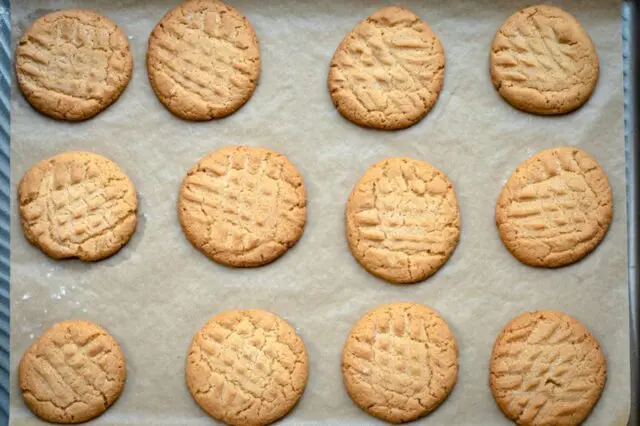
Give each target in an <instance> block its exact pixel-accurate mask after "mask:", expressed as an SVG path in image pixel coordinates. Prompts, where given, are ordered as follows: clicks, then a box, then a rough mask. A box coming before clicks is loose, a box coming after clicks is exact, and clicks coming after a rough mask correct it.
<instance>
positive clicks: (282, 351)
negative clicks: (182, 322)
mask: <svg viewBox="0 0 640 426" xmlns="http://www.w3.org/2000/svg"><path fill="white" fill-rule="evenodd" d="M279 333H280V325H279V324H278V323H277V322H276V324H275V325H274V328H272V329H270V330H266V329H263V328H260V327H256V326H255V325H254V324H252V323H251V321H250V320H248V319H242V320H241V321H240V322H239V323H238V324H236V325H234V326H233V327H226V326H224V325H222V324H219V323H216V324H213V325H212V326H209V327H208V328H207V329H206V330H204V331H203V332H201V333H200V334H199V336H198V338H197V339H196V345H198V347H199V353H200V359H199V360H200V361H201V362H203V363H204V366H206V369H208V371H209V379H208V385H207V387H206V388H204V389H196V394H197V396H198V397H199V398H203V397H205V398H216V399H218V400H219V401H220V403H221V405H220V406H221V407H225V406H227V405H230V404H231V403H233V404H232V405H233V410H234V412H233V413H227V415H228V416H232V417H236V418H238V417H241V416H242V413H243V412H244V411H247V410H249V409H255V405H256V404H257V405H258V406H259V407H258V410H257V411H258V413H259V412H260V411H264V412H265V413H270V412H272V411H274V410H276V409H277V408H279V406H280V405H282V404H283V403H285V404H286V403H291V402H292V401H296V400H297V397H298V395H299V392H300V389H296V388H295V387H294V386H295V383H296V380H294V379H293V378H292V376H293V374H294V372H295V369H296V366H297V364H299V363H301V362H302V359H300V354H299V353H297V352H295V351H294V350H293V349H292V348H291V347H289V346H288V345H287V344H285V343H284V342H282V341H280V340H279V337H278V336H279ZM192 353H193V352H192Z"/></svg>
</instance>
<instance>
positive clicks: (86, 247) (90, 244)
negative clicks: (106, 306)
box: [18, 152, 138, 261]
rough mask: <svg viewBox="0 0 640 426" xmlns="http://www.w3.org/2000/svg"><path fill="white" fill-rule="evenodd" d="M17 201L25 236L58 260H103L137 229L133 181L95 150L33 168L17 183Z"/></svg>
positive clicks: (45, 161)
mask: <svg viewBox="0 0 640 426" xmlns="http://www.w3.org/2000/svg"><path fill="white" fill-rule="evenodd" d="M18 202H19V206H20V221H21V223H22V229H23V231H24V234H25V236H26V237H27V239H28V240H29V241H31V243H33V244H35V245H37V246H38V247H39V248H40V250H42V251H43V252H44V253H46V254H47V255H49V256H51V257H52V258H54V259H64V258H71V257H76V258H78V259H80V260H84V261H95V260H100V259H104V258H105V257H108V256H111V255H112V254H114V253H115V252H117V251H118V250H120V249H121V248H122V246H124V245H125V244H126V243H127V241H129V239H130V238H131V235H132V234H133V232H134V231H135V229H136V209H137V204H138V201H137V199H136V190H135V188H134V186H133V183H132V182H131V180H130V179H129V178H128V177H127V175H125V174H124V173H123V172H122V170H120V167H118V165H117V164H115V163H114V162H113V161H111V160H109V159H107V158H105V157H102V156H100V155H97V154H93V153H90V152H64V153H62V154H58V155H56V156H54V157H51V158H49V159H47V160H43V161H41V162H39V163H38V164H36V165H35V166H33V167H32V168H31V169H29V171H27V173H25V175H24V177H23V178H22V180H21V181H20V184H19V185H18Z"/></svg>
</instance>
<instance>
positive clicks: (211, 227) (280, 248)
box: [178, 146, 307, 267]
mask: <svg viewBox="0 0 640 426" xmlns="http://www.w3.org/2000/svg"><path fill="white" fill-rule="evenodd" d="M178 214H179V217H180V224H181V225H182V229H183V230H184V232H185V234H186V236H187V238H188V239H189V241H191V243H192V244H193V245H194V246H195V247H196V248H197V249H198V250H200V251H201V252H202V253H203V254H205V255H206V256H208V257H209V258H211V259H213V260H214V261H216V262H218V263H222V264H224V265H228V266H236V267H251V266H260V265H264V264H267V263H269V262H272V261H274V260H275V259H277V258H278V257H280V256H281V255H283V254H284V253H285V252H286V251H287V250H288V249H289V248H290V247H292V246H293V245H294V244H295V243H296V242H297V241H298V240H299V239H300V237H301V236H302V232H303V231H304V226H305V223H306V220H307V194H306V191H305V188H304V184H303V182H302V176H300V173H298V170H297V169H296V168H295V166H294V165H293V164H291V162H290V161H289V160H288V159H287V158H286V157H285V156H283V155H281V154H278V153H276V152H273V151H269V150H267V149H262V148H249V147H243V146H231V147H226V148H222V149H221V150H219V151H216V152H213V153H211V154H209V155H207V156H206V157H204V158H203V159H202V160H200V162H199V163H198V164H197V165H196V166H194V167H193V168H192V169H191V170H189V172H188V173H187V176H186V177H185V178H184V181H183V182H182V187H181V189H180V197H179V201H178Z"/></svg>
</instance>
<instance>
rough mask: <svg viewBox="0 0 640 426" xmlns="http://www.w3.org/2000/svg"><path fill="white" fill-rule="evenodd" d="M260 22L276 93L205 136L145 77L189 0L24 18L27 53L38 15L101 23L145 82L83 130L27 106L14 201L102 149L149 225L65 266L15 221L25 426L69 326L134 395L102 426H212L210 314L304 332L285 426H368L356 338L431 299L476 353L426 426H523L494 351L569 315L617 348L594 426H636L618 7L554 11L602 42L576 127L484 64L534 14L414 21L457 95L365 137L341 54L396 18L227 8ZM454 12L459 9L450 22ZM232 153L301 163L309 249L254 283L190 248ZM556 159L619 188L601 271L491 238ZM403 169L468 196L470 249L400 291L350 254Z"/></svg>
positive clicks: (608, 349)
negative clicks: (530, 320)
mask: <svg viewBox="0 0 640 426" xmlns="http://www.w3.org/2000/svg"><path fill="white" fill-rule="evenodd" d="M230 3H231V4H233V5H234V6H237V7H238V8H239V9H240V10H241V11H242V12H244V13H245V14H246V15H247V16H248V17H249V19H250V20H251V21H252V23H253V25H254V27H255V29H256V32H257V34H258V36H259V38H260V42H261V54H262V75H261V79H260V84H259V86H258V89H257V90H256V92H255V94H254V96H253V98H252V99H251V100H250V101H249V103H248V104H247V105H246V106H245V107H244V108H242V109H241V110H240V111H239V112H238V113H236V114H234V115H233V116H231V117H229V118H227V119H224V120H219V121H213V122H208V123H191V122H185V121H181V120H179V119H176V118H174V117H173V116H171V114H170V113H169V112H167V111H166V110H165V109H164V108H163V107H162V106H161V105H160V103H159V102H158V101H157V100H156V98H155V96H154V94H153V92H152V90H151V87H150V85H149V83H148V80H147V76H146V71H145V64H144V59H145V53H146V42H147V36H148V34H149V33H150V31H151V30H152V28H153V27H154V25H155V24H156V22H157V21H158V20H159V19H160V18H161V17H162V15H163V14H164V13H165V12H166V11H167V10H168V9H170V8H171V7H173V6H174V5H175V4H176V2H175V1H169V0H153V1H151V0H149V1H145V2H141V1H136V0H126V1H112V0H95V1H92V2H88V1H79V0H76V1H71V0H66V1H64V0H55V1H47V0H29V1H16V2H14V4H13V6H14V7H13V15H12V22H13V34H14V45H15V37H16V36H19V35H20V34H21V33H22V31H23V30H24V29H25V28H27V27H28V25H29V24H30V23H31V22H32V21H33V20H34V19H35V18H37V17H38V16H40V15H42V14H44V13H48V12H50V11H52V10H54V9H59V8H66V7H79V6H82V7H89V6H91V7H93V8H95V9H97V10H99V11H101V12H102V13H105V14H106V15H107V16H109V17H111V18H112V19H114V20H115V21H116V22H117V23H118V24H119V25H121V26H122V28H123V29H124V30H125V32H127V34H128V35H129V37H130V42H131V44H132V50H133V54H134V61H135V67H134V76H133V79H132V81H131V83H130V85H129V87H128V89H127V90H126V91H125V93H124V94H123V96H122V98H121V99H120V100H119V101H118V102H117V103H116V104H114V105H113V106H112V107H111V108H109V109H108V110H107V111H105V112H104V113H102V114H100V115H99V116H98V117H96V118H95V119H93V120H90V121H87V122H84V123H77V124H70V123H60V122H55V121H53V120H50V119H48V118H46V117H43V116H41V115H39V114H38V113H37V112H35V111H34V110H32V109H31V108H30V107H29V105H28V104H27V102H26V101H25V100H24V99H23V98H22V97H21V96H20V95H19V93H17V91H16V89H15V85H14V88H13V96H12V108H13V112H12V146H11V150H12V152H11V155H12V164H11V167H12V197H13V198H12V199H15V185H16V183H17V182H18V181H19V179H20V177H21V176H22V174H23V173H24V172H25V171H26V170H27V169H28V168H29V167H30V166H31V165H32V164H34V163H35V162H37V161H39V160H40V159H42V158H45V157H48V156H51V155H54V154H56V153H58V152H61V151H65V150H90V151H94V152H97V153H100V154H102V155H106V156H107V157H110V158H112V159H113V160H115V161H116V162H117V163H118V164H120V166H121V167H122V168H123V169H124V170H125V171H126V172H127V173H128V174H129V176H130V177H131V178H132V180H133V181H134V183H135V184H136V187H137V189H138V196H139V205H140V209H139V226H138V230H137V232H136V234H135V235H134V236H133V238H132V240H131V242H130V243H129V244H128V245H127V246H126V247H125V248H124V249H123V250H122V251H121V252H119V253H118V254H116V255H115V256H114V257H112V258H110V259H108V260H105V261H102V262H99V263H96V264H84V263H81V262H79V261H63V262H60V261H53V260H50V259H48V258H47V257H46V256H44V255H43V254H41V253H40V252H39V251H38V250H37V249H36V248H34V247H32V246H30V245H29V244H28V242H27V241H26V240H25V239H24V237H23V236H22V231H21V229H20V225H19V221H18V220H16V218H17V209H16V208H15V206H14V208H13V210H12V219H13V220H12V227H11V231H12V233H13V235H14V238H12V243H11V244H12V247H11V250H12V252H11V254H12V276H11V279H12V286H11V301H12V307H11V315H12V325H11V339H12V345H11V350H12V359H11V371H12V391H13V392H12V395H11V424H14V425H30V424H39V421H38V420H37V419H35V417H33V416H32V415H31V413H30V412H29V411H28V409H27V408H26V407H25V405H24V404H23V402H22V400H21V396H20V392H19V389H18V386H17V381H16V371H17V364H18V362H19V359H20V356H21V355H22V353H23V352H24V350H25V349H26V348H27V347H28V345H29V344H30V343H31V342H32V340H33V339H34V338H37V336H38V335H39V334H40V333H41V332H42V331H43V330H44V329H45V328H47V327H48V326H49V325H51V324H52V323H53V322H56V321H59V320H63V319H67V318H86V319H89V320H93V321H96V322H98V323H99V324H101V325H103V326H104V327H106V328H107V329H108V330H109V331H110V332H111V333H112V334H113V335H114V336H115V337H116V339H117V340H118V341H119V342H120V344H121V345H122V346H123V349H124V351H125V355H126V357H127V363H128V373H129V376H128V380H127V385H126V389H125V391H124V393H123V395H122V397H121V398H120V400H119V401H118V402H117V403H116V405H114V406H113V407H112V408H111V409H110V410H109V411H108V412H107V413H106V414H105V415H103V416H102V417H100V418H99V419H98V420H96V421H95V424H101V425H123V424H153V425H172V424H173V425H198V424H202V425H205V424H211V420H210V419H209V418H208V417H207V416H205V415H204V413H203V412H202V411H201V410H200V409H199V408H198V407H197V405H196V404H195V403H194V402H193V401H192V399H191V397H190V395H189V393H188V392H187V390H186V387H185V385H184V379H183V365H184V359H185V355H186V350H187V346H188V344H189V341H190V339H191V337H192V335H193V333H195V331H197V329H199V328H200V327H201V326H202V324H203V323H204V322H205V321H206V320H207V319H208V318H209V317H210V316H211V315H213V314H215V313H217V312H220V311H223V310H227V309H233V308H263V309H268V310H271V311H273V312H276V313H278V314H280V315H281V316H283V317H284V318H285V319H287V320H288V321H289V322H291V323H292V324H293V325H294V326H295V327H296V329H297V330H298V332H299V334H300V335H301V336H302V338H303V340H304V341H305V344H306V346H307V349H308V351H309V357H310V378H309V383H308V386H307V390H306V392H305V394H304V396H303V398H302V399H301V402H300V404H299V405H298V407H297V408H296V409H295V411H294V412H292V413H291V414H290V415H289V416H288V417H287V418H285V420H284V421H283V422H282V423H283V424H313V423H322V424H330V423H333V424H345V423H347V422H348V423H351V424H372V423H374V422H375V421H374V419H373V418H371V417H368V416H366V415H365V414H364V413H363V412H361V411H360V410H359V409H358V408H357V407H356V406H355V405H354V404H352V403H351V401H350V399H349V397H348V395H347V394H346V391H345V390H344V388H343V386H342V378H341V373H340V355H341V350H342V345H343V343H344V339H345V338H346V335H347V333H348V332H349V330H350V328H351V326H352V325H353V324H354V323H355V321H356V320H357V319H358V318H359V317H360V316H361V315H362V314H364V313H365V312H366V311H368V310H369V309H371V308H372V307H374V306H376V305H378V304H381V303H388V302H392V301H405V300H408V301H416V302H420V303H425V304H428V305H430V306H432V307H434V308H435V309H437V310H438V311H440V312H441V313H442V315H443V316H444V317H445V318H446V319H447V321H448V322H449V324H450V326H451V327H452V329H453V331H454V333H455V335H456V338H457V340H458V345H459V347H460V373H459V377H458V384H457V386H456V388H455V390H454V391H453V393H452V394H451V396H450V398H449V400H448V401H447V402H446V403H445V404H444V405H443V406H441V407H440V408H439V409H438V410H437V411H436V412H434V413H433V414H431V415H430V416H428V417H426V418H425V419H423V420H421V422H424V423H428V424H442V425H444V424H447V425H454V424H460V425H499V424H509V423H508V422H507V421H506V419H505V418H504V417H503V416H502V414H501V413H500V411H499V410H498V409H497V407H496V406H495V403H494V402H493V399H492V397H491V393H490V391H489V389H488V385H487V366H488V360H489V356H490V353H491V346H492V344H493V341H494V339H495V336H496V335H497V334H498V332H499V331H500V330H501V328H502V327H503V326H504V325H505V324H506V322H507V321H508V320H510V319H511V318H512V317H513V316H515V315H517V314H519V313H521V312H522V311H525V310H532V309H559V310H562V311H565V312H567V313H569V314H571V315H574V316H575V317H577V318H578V319H580V320H582V321H583V322H584V323H585V324H587V325H588V327H589V328H590V329H591V330H592V331H593V333H594V334H595V336H596V337H597V338H598V340H599V341H600V343H601V344H602V346H603V349H604V351H605V354H606V356H607V359H608V361H609V366H608V367H609V377H608V382H607V386H606V388H605V391H604V393H603V395H602V399H601V400H600V402H599V403H598V405H597V406H596V409H595V411H594V412H593V414H592V415H591V417H590V418H589V420H588V422H587V423H586V424H588V425H598V426H599V425H623V424H626V422H627V419H628V417H629V329H628V309H627V308H628V293H627V272H626V265H627V253H626V234H625V232H626V228H625V221H626V214H625V181H624V172H625V163H624V146H623V121H622V120H623V102H622V60H621V47H620V44H621V43H620V38H621V37H620V22H619V6H620V5H619V3H618V2H612V1H606V0H602V1H595V0H593V1H585V2H580V7H579V8H578V7H577V5H575V4H572V2H570V1H566V2H556V3H555V4H558V5H559V6H561V7H564V8H565V9H566V10H568V11H570V12H571V13H573V14H574V15H575V16H576V17H577V18H578V19H579V20H580V21H581V22H582V23H583V25H584V26H585V28H586V29H587V31H588V32H589V33H590V35H591V37H592V38H593V40H594V42H595V44H596V47H597V49H598V54H599V56H600V65H601V74H600V81H599V84H598V87H597V89H596V91H595V93H594V96H593V98H592V99H591V100H590V101H589V102H588V103H587V105H586V106H585V107H584V108H582V109H580V110H579V111H578V112H576V113H574V114H571V115H568V116H564V117H555V118H553V117H536V116H532V115H528V114H524V113H520V112H518V111H516V110H514V109H513V108H511V107H510V106H508V105H507V104H506V103H505V102H503V101H502V100H501V98H500V97H499V96H498V95H497V94H496V92H495V90H494V89H493V86H492V85H491V82H490V78H489V74H488V70H487V67H488V65H487V62H488V61H487V58H488V50H489V44H490V43H491V40H492V38H493V35H494V33H495V31H496V29H497V28H498V27H499V26H500V24H501V23H502V22H503V20H504V19H505V18H506V17H507V16H508V15H510V14H511V13H512V12H513V11H515V10H517V9H518V8H520V7H523V6H525V5H527V4H528V2H525V1H517V0H514V1H506V0H501V1H480V0H478V1H464V2H448V3H447V2H445V1H442V2H438V1H432V2H428V4H426V3H425V2H421V1H405V2H403V4H405V5H406V6H408V7H410V8H411V9H413V10H414V11H415V12H416V13H417V14H418V15H420V16H421V17H423V18H425V19H426V20H427V21H428V22H429V23H430V25H431V26H432V28H433V30H434V31H435V32H436V34H437V35H438V36H439V37H440V39H441V41H442V43H443V45H444V48H445V52H446V61H447V62H446V75H445V85H444V89H443V92H442V94H441V95H440V99H439V100H438V103H437V105H436V107H435V108H434V109H433V111H432V112H431V113H430V114H429V115H428V116H427V118H426V119H425V120H423V121H422V122H421V123H420V124H418V125H417V126H414V127H413V128H410V129H408V130H405V131H399V132H379V131H371V130H365V129H362V128H360V127H358V126H355V125H353V124H351V123H349V122H347V121H345V120H344V119H342V118H341V117H340V116H339V114H338V113H337V112H336V111H335V109H334V108H333V106H332V104H331V100H330V98H329V95H328V92H327V89H326V76H327V71H328V64H329V62H330V59H331V56H332V55H333V52H334V51H335V48H336V47H337V45H338V44H339V43H340V41H341V40H342V38H343V37H344V36H345V35H346V34H347V33H348V32H349V31H350V30H351V29H352V27H353V26H354V25H355V24H356V23H357V22H358V21H359V20H361V19H363V18H365V17H366V16H368V15H369V14H370V13H372V12H373V11H374V10H375V9H376V8H378V7H381V6H383V5H385V4H386V3H384V2H380V1H364V0H327V1H323V2H312V1H295V0H288V1H271V2H261V1H258V0H235V1H234V0H230ZM451 3H453V4H451ZM227 144H247V145H252V146H265V147H268V148H272V149H275V150H278V151H280V152H282V153H284V154H286V155H287V156H288V157H289V158H290V159H291V161H292V162H293V163H294V164H295V165H296V166H297V167H298V169H299V170H300V172H301V173H302V175H303V176H304V179H305V184H306V186H307V190H308V195H309V207H308V209H309V210H308V211H309V218H308V223H307V228H306V231H305V234H304V236H303V237H302V239H301V240H300V242H299V243H298V245H297V246H296V247H295V248H294V249H292V250H291V251H290V252H289V253H288V254H286V255H285V256H283V257H282V258H281V259H279V260H277V261H276V262H275V263H273V264H271V265H269V266H266V267H262V268H257V269H248V270H246V269H245V270H233V269H228V268H225V267H222V266H219V265H217V264H215V263H213V262H211V261H210V260H208V259H207V258H205V257H204V256H202V255H201V254H200V253H198V252H197V251H196V250H195V249H193V248H192V247H191V245H190V244H189V243H188V242H187V240H186V239H185V237H184V236H183V234H182V231H181V229H180V226H179V224H178V220H177V215H176V209H175V204H176V200H177V194H178V187H179V185H180V182H181V180H182V178H183V176H184V174H185V173H186V171H187V169H188V168H189V167H191V166H192V165H193V164H195V163H196V162H197V160H198V159H199V158H200V157H202V156H203V155H204V154H205V153H207V152H209V151H212V150H215V149H217V148H219V147H221V146H224V145H227ZM556 145H579V146H581V147H583V148H584V149H586V150H587V151H588V152H590V153H591V154H593V155H594V156H595V157H596V158H597V160H598V161H599V162H600V163H601V164H602V166H603V167H604V168H605V170H606V171H607V173H608V175H609V179H610V182H611V185H612V187H613V191H614V222H613V223H612V226H611V228H610V231H609V233H608V235H607V237H606V238H605V240H604V241H603V242H602V244H601V245H600V246H599V248H598V249H597V250H596V251H595V252H594V253H593V254H591V255H590V256H589V257H588V258H587V259H586V260H585V261H583V262H580V263H578V264H576V265H573V266H569V267H565V268H562V269H558V270H542V269H533V268H529V267H526V266H523V265H521V264H520V263H518V262H517V261H516V260H515V259H514V258H513V257H512V256H511V255H510V254H509V253H508V252H507V251H506V249H504V247H503V246H502V243H501V242H500V239H499V237H498V234H497V232H496V230H495V225H494V206H495V200H496V198H497V196H498V194H499V192H500V190H501V187H502V184H503V183H504V181H505V180H506V179H507V178H508V176H509V175H510V174H511V173H512V171H513V170H514V169H515V167H516V166H517V165H518V164H519V163H520V162H521V161H523V160H524V159H526V158H527V157H529V156H530V155H532V154H533V153H535V152H537V151H539V150H542V149H544V148H548V147H552V146H556ZM392 155H408V156H412V157H416V158H420V159H424V160H427V161H429V162H430V163H431V164H433V165H434V166H436V167H438V168H440V169H441V170H443V171H444V172H445V173H446V174H447V175H448V176H449V178H450V179H451V180H452V181H453V182H454V185H455V186H456V190H457V194H458V199H459V202H460V206H461V215H462V234H461V241H460V244H459V246H458V249H457V250H456V252H455V253H454V255H453V256H452V258H451V259H450V260H449V262H448V263H447V264H446V265H445V266H444V267H443V269H442V270H441V271H440V272H438V273H437V274H436V275H434V276H433V277H432V278H430V279H429V280H427V281H425V282H423V283H421V284H416V285H411V286H392V285H389V284H386V283H385V282H383V281H380V280H378V279H376V278H374V277H372V276H371V275H369V274H368V273H366V272H365V271H364V270H363V269H362V268H361V267H360V266H358V264H357V263H356V262H355V260H353V258H352V257H351V255H350V254H349V251H348V247H347V242H346V238H345V237H344V223H343V212H344V203H345V201H346V199H347V197H348V195H349V193H350V191H351V189H352V186H353V185H354V184H355V182H356V181H357V180H358V179H359V178H360V176H361V175H362V174H363V173H364V171H365V170H366V169H367V168H368V167H369V166H370V165H371V164H373V163H374V162H376V161H378V160H380V159H382V158H384V157H386V156H392Z"/></svg>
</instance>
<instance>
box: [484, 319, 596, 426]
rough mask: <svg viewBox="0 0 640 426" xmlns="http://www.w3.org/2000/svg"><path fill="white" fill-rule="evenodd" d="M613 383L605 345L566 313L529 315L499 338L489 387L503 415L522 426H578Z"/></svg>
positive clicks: (493, 355) (511, 324) (510, 326)
mask: <svg viewBox="0 0 640 426" xmlns="http://www.w3.org/2000/svg"><path fill="white" fill-rule="evenodd" d="M606 378H607V363H606V360H605V357H604V355H603V354H602V351H601V350H600V345H599V344H598V342H597V341H596V339H595V338H594V337H593V336H592V335H591V333H590V332H589V330H587V328H586V327H585V326H584V325H582V324H581V323H580V322H578V321H577V320H575V319H574V318H572V317H570V316H569V315H567V314H563V313H562V312H553V311H538V312H526V313H524V314H522V315H519V316H518V317H516V318H515V319H513V320H512V321H511V322H510V323H509V324H507V326H506V327H505V328H504V330H502V333H500V335H499V336H498V338H497V340H496V343H495V345H494V346H493V353H492V355H491V363H490V367H489V385H490V386H491V392H492V393H493V397H494V398H495V400H496V402H497V403H498V406H499V407H500V410H502V412H503V413H504V414H505V415H506V416H507V417H509V418H510V419H511V420H513V421H514V422H515V423H516V424H518V425H522V426H542V425H558V426H577V425H580V424H581V423H582V422H583V421H584V420H585V419H586V418H587V416H589V413H590V412H591V410H592V409H593V407H594V406H595V404H596V402H598V399H599V398H600V394H601V393H602V389H603V388H604V384H605V381H606Z"/></svg>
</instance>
